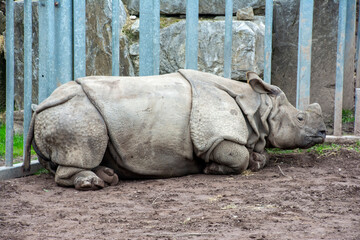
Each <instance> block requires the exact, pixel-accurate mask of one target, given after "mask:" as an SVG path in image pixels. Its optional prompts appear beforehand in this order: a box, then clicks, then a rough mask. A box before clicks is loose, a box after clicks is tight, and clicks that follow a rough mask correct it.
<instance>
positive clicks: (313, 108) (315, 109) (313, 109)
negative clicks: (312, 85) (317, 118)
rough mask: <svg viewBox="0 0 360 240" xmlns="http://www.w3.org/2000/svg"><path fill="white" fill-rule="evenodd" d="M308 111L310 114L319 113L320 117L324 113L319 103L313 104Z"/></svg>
mask: <svg viewBox="0 0 360 240" xmlns="http://www.w3.org/2000/svg"><path fill="white" fill-rule="evenodd" d="M306 111H308V112H314V113H317V114H319V115H322V111H321V107H320V105H319V104H318V103H312V104H310V105H309V106H308V107H307V108H306Z"/></svg>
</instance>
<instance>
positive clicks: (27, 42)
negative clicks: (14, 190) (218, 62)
mask: <svg viewBox="0 0 360 240" xmlns="http://www.w3.org/2000/svg"><path fill="white" fill-rule="evenodd" d="M31 100H32V1H31V0H25V1H24V144H23V145H24V157H25V144H26V138H27V134H28V131H29V126H30V121H31Z"/></svg>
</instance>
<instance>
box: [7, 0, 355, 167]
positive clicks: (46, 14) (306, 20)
mask: <svg viewBox="0 0 360 240" xmlns="http://www.w3.org/2000/svg"><path fill="white" fill-rule="evenodd" d="M31 2H32V1H31V0H24V140H25V139H26V136H27V132H28V129H29V123H30V119H31V102H32V99H31V92H32V34H33V33H32V17H31V16H32V7H31ZM225 4H226V6H225V29H224V34H225V42H224V77H227V78H230V75H231V60H232V52H231V46H232V19H233V0H226V3H225ZM313 6H314V0H301V1H300V10H299V12H300V17H299V18H300V19H299V42H298V74H297V101H296V105H297V107H298V108H300V109H304V107H305V106H306V105H308V104H309V102H310V79H311V44H312V23H313ZM85 10H86V9H85V0H55V1H54V0H39V5H38V12H39V33H38V34H39V46H41V48H39V49H38V51H39V91H38V92H39V95H38V102H39V103H40V102H41V101H43V100H44V99H45V98H46V97H47V96H48V95H50V93H51V92H52V91H53V90H54V89H55V88H56V86H57V85H58V84H63V83H65V82H68V81H71V80H73V79H76V78H78V77H83V76H85V68H86V62H85V48H86V44H85ZM118 16H119V0H113V1H112V53H113V54H112V75H114V76H117V75H119V21H118V19H119V18H118ZM55 17H56V19H57V22H56V24H55ZM355 21H356V0H348V1H347V0H340V1H339V22H338V46H337V61H336V90H335V92H336V93H335V114H334V135H337V136H340V135H341V118H342V95H343V80H344V63H345V58H346V50H347V49H349V47H348V45H349V41H347V39H348V38H349V37H351V36H355V30H354V28H349V27H348V26H349V25H353V26H355ZM198 22H199V0H187V2H186V53H185V57H186V60H185V66H184V68H188V69H197V65H198V41H199V39H198ZM272 23H273V0H266V16H265V54H264V81H266V82H268V83H270V82H271V56H272ZM14 27H15V26H14V1H13V0H6V156H5V158H6V160H5V165H6V168H8V169H11V168H12V167H13V125H14V120H13V117H14ZM358 29H359V31H360V22H359V26H358ZM55 39H56V41H55ZM200 41H201V39H200ZM359 44H360V41H359V38H358V39H357V54H356V56H357V64H356V66H357V69H358V68H359V67H358V66H359V65H360V64H359V61H358V59H359V57H358V56H359V49H360V48H359V46H360V45H359ZM36 50H37V49H36ZM139 55H140V68H139V74H140V75H141V76H145V75H156V74H159V63H160V60H159V55H160V0H140V47H139ZM359 92H360V91H359V90H357V91H356V98H357V100H356V102H358V101H359V99H360V98H359V95H358V93H359ZM359 105H360V104H357V105H356V115H359V111H358V110H359V108H360V106H359ZM355 122H356V124H355V131H357V132H358V131H359V130H360V129H359V125H360V124H359V123H358V122H359V118H356V121H355ZM24 145H25V143H24Z"/></svg>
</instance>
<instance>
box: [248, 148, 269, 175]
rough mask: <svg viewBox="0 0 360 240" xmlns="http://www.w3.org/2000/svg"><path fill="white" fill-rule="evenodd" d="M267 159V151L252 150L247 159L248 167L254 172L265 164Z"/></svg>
mask: <svg viewBox="0 0 360 240" xmlns="http://www.w3.org/2000/svg"><path fill="white" fill-rule="evenodd" d="M268 160H269V155H268V153H267V152H264V153H256V152H252V153H251V154H250V159H249V169H250V170H251V171H254V172H256V171H259V170H260V169H262V168H263V167H264V166H265V165H266V163H267V162H268Z"/></svg>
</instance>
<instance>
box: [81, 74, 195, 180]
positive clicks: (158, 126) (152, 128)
mask: <svg viewBox="0 0 360 240" xmlns="http://www.w3.org/2000/svg"><path fill="white" fill-rule="evenodd" d="M77 82H78V83H80V84H81V86H82V88H83V90H84V92H85V93H86V95H87V96H88V97H89V99H90V101H91V102H92V103H93V104H94V105H95V107H96V108H97V109H98V110H99V112H100V113H101V115H102V116H103V118H104V120H105V122H106V126H107V128H108V134H109V137H110V141H111V144H112V145H113V146H114V149H115V151H116V153H117V155H118V158H117V164H118V166H119V167H120V168H122V169H128V170H129V171H131V172H133V173H135V174H137V175H144V176H161V177H171V176H180V175H184V174H188V173H193V172H198V171H199V169H198V166H197V163H196V162H195V160H193V147H192V142H191V139H190V129H189V118H190V109H191V88H190V85H189V84H188V82H187V81H186V80H184V79H183V78H182V77H181V76H180V75H179V74H168V75H162V76H149V77H138V78H128V77H90V78H82V79H78V80H77Z"/></svg>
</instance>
